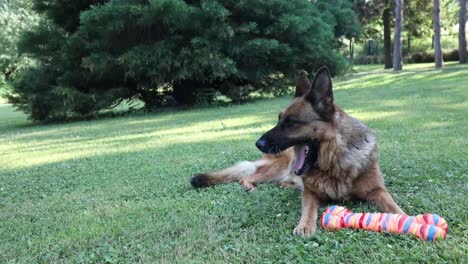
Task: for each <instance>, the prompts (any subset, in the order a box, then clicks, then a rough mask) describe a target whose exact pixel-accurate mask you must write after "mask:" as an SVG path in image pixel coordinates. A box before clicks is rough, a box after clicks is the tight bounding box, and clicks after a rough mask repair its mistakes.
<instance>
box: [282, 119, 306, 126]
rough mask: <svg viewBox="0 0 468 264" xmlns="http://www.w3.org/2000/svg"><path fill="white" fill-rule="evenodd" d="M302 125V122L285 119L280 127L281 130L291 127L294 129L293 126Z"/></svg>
mask: <svg viewBox="0 0 468 264" xmlns="http://www.w3.org/2000/svg"><path fill="white" fill-rule="evenodd" d="M303 124H305V122H303V121H300V120H295V119H290V118H286V119H284V121H283V124H282V126H283V128H291V127H295V126H299V125H303Z"/></svg>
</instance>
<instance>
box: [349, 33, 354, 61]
mask: <svg viewBox="0 0 468 264" xmlns="http://www.w3.org/2000/svg"><path fill="white" fill-rule="evenodd" d="M349 61H350V62H351V64H354V43H353V38H350V39H349Z"/></svg>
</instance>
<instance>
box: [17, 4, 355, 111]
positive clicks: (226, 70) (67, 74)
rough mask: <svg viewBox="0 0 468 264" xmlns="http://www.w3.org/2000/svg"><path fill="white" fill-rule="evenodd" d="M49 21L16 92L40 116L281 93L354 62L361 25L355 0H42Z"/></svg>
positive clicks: (29, 43)
mask: <svg viewBox="0 0 468 264" xmlns="http://www.w3.org/2000/svg"><path fill="white" fill-rule="evenodd" d="M35 8H36V10H37V11H38V12H40V13H42V14H44V15H45V16H46V18H47V19H44V20H43V21H42V22H41V23H40V24H39V25H38V26H36V27H34V28H33V30H31V31H29V32H28V33H27V34H25V35H24V37H23V38H22V40H21V41H20V43H19V48H20V51H21V52H22V53H24V54H27V55H29V56H30V57H32V58H34V59H36V60H37V62H38V63H37V65H36V66H34V67H30V68H29V69H28V70H26V71H24V72H23V73H22V74H21V76H19V78H17V80H16V82H15V85H14V91H13V92H12V93H10V95H9V99H10V101H11V102H13V103H14V104H15V105H16V106H17V107H18V108H19V109H21V110H23V111H25V112H27V113H29V114H30V116H31V117H32V118H33V119H35V120H46V119H66V118H69V117H73V116H85V115H89V114H93V113H95V112H96V111H98V110H100V109H104V108H108V107H111V106H112V105H115V104H116V103H119V102H120V101H121V100H125V99H135V98H138V99H140V100H142V101H144V102H145V105H146V107H148V108H153V107H159V106H161V105H163V104H164V103H165V100H167V95H171V96H172V98H175V100H176V101H177V103H179V104H193V103H196V101H197V100H198V99H197V98H200V97H202V98H205V99H207V101H208V102H209V101H211V100H212V99H213V98H214V96H215V95H216V94H219V93H222V94H224V95H227V96H228V97H231V98H234V99H235V97H236V96H238V95H239V94H241V93H242V91H252V90H260V91H266V90H271V89H272V87H275V86H274V84H275V82H277V81H280V80H281V81H284V80H289V78H290V77H291V76H294V75H295V74H296V73H297V71H298V70H299V69H309V70H313V69H315V68H317V67H319V66H321V65H328V66H329V67H330V68H331V69H332V71H333V72H334V73H335V74H339V73H341V72H343V71H344V70H345V68H346V61H345V60H344V58H343V57H342V56H341V55H339V54H338V53H337V52H336V48H337V45H336V43H337V39H338V38H340V37H342V36H353V35H357V34H359V32H360V28H359V24H358V21H357V19H356V17H355V15H354V13H353V11H352V9H351V4H349V1H347V0H336V1H332V2H330V1H313V2H310V1H306V0H249V1H246V0H241V1H233V0H217V1H215V0H204V1H188V0H186V1H182V0H150V1H142V0H111V1H106V0H82V1H65V0H47V1H43V0H36V1H35Z"/></svg>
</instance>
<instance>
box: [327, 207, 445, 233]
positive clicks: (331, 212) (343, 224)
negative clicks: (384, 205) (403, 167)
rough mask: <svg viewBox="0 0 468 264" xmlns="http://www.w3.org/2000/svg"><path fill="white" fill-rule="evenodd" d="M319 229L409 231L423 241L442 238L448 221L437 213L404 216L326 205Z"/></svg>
mask: <svg viewBox="0 0 468 264" xmlns="http://www.w3.org/2000/svg"><path fill="white" fill-rule="evenodd" d="M320 223H321V225H322V228H323V229H326V230H330V231H334V230H339V229H342V228H353V229H365V230H371V231H376V232H381V231H384V232H391V233H396V234H412V235H414V236H416V238H420V239H424V240H426V241H436V240H439V239H445V237H446V236H447V231H448V225H447V222H446V221H445V219H443V218H442V217H440V216H438V215H437V214H423V215H417V216H408V215H401V214H390V213H353V212H352V211H351V210H349V209H347V208H345V207H342V206H337V205H333V206H330V207H328V208H327V209H326V210H325V212H324V213H323V215H322V218H321V219H320Z"/></svg>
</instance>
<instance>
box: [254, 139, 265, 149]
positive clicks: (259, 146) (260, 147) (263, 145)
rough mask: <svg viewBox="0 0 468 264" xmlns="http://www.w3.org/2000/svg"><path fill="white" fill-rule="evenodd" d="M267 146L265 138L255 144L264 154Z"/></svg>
mask: <svg viewBox="0 0 468 264" xmlns="http://www.w3.org/2000/svg"><path fill="white" fill-rule="evenodd" d="M266 145H267V141H266V140H265V139H263V138H261V139H259V140H257V142H256V143H255V146H257V148H258V149H259V150H261V151H262V152H263V151H264V149H265V147H266Z"/></svg>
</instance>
